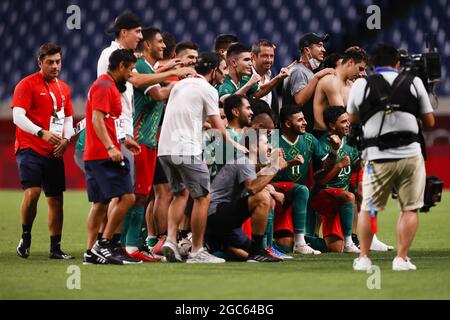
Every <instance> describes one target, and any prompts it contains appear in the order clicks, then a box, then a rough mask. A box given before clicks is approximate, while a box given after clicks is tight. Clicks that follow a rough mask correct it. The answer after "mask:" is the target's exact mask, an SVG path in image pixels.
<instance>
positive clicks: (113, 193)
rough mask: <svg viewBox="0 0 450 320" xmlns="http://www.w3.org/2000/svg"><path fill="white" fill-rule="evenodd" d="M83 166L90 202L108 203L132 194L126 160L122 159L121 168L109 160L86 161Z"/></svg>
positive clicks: (118, 163) (128, 167) (128, 165)
mask: <svg viewBox="0 0 450 320" xmlns="http://www.w3.org/2000/svg"><path fill="white" fill-rule="evenodd" d="M84 166H85V169H86V190H87V194H88V199H89V201H90V202H94V203H98V202H100V203H108V202H109V201H111V199H112V198H116V197H120V196H122V195H124V194H132V193H134V190H133V185H132V182H131V176H130V162H129V161H128V159H127V158H124V161H123V166H122V165H121V163H120V162H113V161H112V160H111V159H104V160H88V161H85V162H84Z"/></svg>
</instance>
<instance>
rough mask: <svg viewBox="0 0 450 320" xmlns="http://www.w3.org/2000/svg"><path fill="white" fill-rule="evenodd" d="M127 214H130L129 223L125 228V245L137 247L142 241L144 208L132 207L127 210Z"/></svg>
mask: <svg viewBox="0 0 450 320" xmlns="http://www.w3.org/2000/svg"><path fill="white" fill-rule="evenodd" d="M127 215H129V216H130V224H129V226H128V230H127V236H126V240H127V242H126V243H125V246H129V247H139V246H140V244H141V242H142V239H141V235H142V233H141V226H142V220H143V219H144V215H145V208H143V207H133V208H131V209H130V210H129V211H128V213H127Z"/></svg>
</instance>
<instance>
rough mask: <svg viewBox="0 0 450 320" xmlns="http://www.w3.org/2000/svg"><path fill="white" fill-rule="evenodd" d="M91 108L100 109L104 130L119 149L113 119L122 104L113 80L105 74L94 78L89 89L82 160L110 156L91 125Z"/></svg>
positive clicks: (117, 116) (115, 117) (118, 113)
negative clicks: (103, 115) (102, 114)
mask: <svg viewBox="0 0 450 320" xmlns="http://www.w3.org/2000/svg"><path fill="white" fill-rule="evenodd" d="M93 110H99V111H102V112H103V113H104V114H105V115H106V117H105V118H104V121H105V126H106V131H107V132H108V136H109V138H110V139H111V141H112V142H113V143H114V145H115V146H116V148H117V149H118V150H120V145H119V142H117V137H116V127H115V124H114V120H115V119H119V117H120V115H121V113H122V104H121V102H120V93H119V90H117V87H116V84H115V83H114V80H113V79H112V78H111V77H110V76H109V75H107V74H103V75H101V76H100V77H98V79H97V80H95V82H94V84H93V85H92V86H91V88H90V89H89V94H88V99H87V104H86V146H85V149H84V160H102V159H108V158H110V156H109V154H108V151H107V150H106V148H105V146H104V145H103V143H102V142H101V141H100V139H99V138H98V137H97V134H96V133H95V131H94V126H93V125H92V113H93Z"/></svg>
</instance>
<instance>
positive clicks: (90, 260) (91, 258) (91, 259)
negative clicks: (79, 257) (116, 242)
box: [83, 252, 106, 265]
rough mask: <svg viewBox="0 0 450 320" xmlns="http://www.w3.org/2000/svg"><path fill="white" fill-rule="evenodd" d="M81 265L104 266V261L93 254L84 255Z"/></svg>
mask: <svg viewBox="0 0 450 320" xmlns="http://www.w3.org/2000/svg"><path fill="white" fill-rule="evenodd" d="M83 264H85V265H87V264H106V259H104V258H100V257H98V256H96V255H95V254H93V253H90V254H89V253H86V252H85V253H84V255H83Z"/></svg>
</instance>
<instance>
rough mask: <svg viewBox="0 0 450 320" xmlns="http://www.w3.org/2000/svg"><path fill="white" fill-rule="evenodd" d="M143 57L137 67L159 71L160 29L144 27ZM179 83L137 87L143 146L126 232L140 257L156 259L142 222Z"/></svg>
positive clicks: (137, 126)
mask: <svg viewBox="0 0 450 320" xmlns="http://www.w3.org/2000/svg"><path fill="white" fill-rule="evenodd" d="M142 36H143V39H142V44H141V46H142V49H143V57H142V58H139V59H138V60H137V63H136V71H137V72H138V73H140V74H153V73H155V72H156V71H155V69H156V64H157V62H158V60H160V59H162V58H163V51H164V48H165V44H164V41H163V38H162V35H161V32H160V30H159V29H156V28H144V29H143V30H142ZM174 84H175V83H171V84H169V85H168V86H165V87H161V86H160V85H158V84H156V85H153V86H149V87H143V88H138V89H136V88H135V89H134V103H135V113H134V136H135V140H136V142H137V143H139V145H140V147H141V152H140V153H139V155H137V156H136V157H135V160H136V188H135V196H136V203H135V206H134V207H133V208H132V209H131V210H130V212H129V213H128V214H127V217H126V219H125V221H126V222H127V223H125V224H124V226H123V229H122V232H123V233H126V234H125V235H124V240H125V241H124V243H123V245H124V246H125V249H126V251H127V253H128V254H129V255H130V256H131V257H133V258H136V259H139V260H143V261H148V262H155V261H158V260H157V259H155V258H154V257H153V256H151V255H150V256H149V255H148V254H145V253H144V252H141V251H140V250H139V247H140V245H141V242H142V241H141V226H142V223H143V221H144V214H145V206H146V204H147V198H148V196H149V194H150V190H151V187H152V184H153V178H154V174H155V168H156V160H157V146H158V141H157V134H158V127H159V123H160V120H161V117H162V114H163V109H164V100H166V99H167V98H168V97H169V94H170V91H171V90H172V88H173V86H174Z"/></svg>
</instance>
